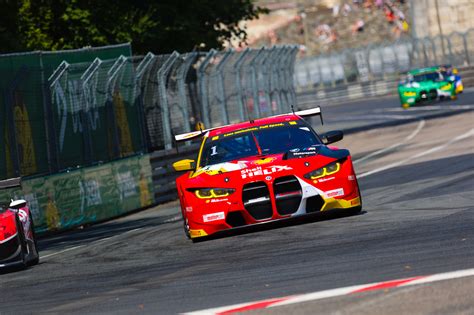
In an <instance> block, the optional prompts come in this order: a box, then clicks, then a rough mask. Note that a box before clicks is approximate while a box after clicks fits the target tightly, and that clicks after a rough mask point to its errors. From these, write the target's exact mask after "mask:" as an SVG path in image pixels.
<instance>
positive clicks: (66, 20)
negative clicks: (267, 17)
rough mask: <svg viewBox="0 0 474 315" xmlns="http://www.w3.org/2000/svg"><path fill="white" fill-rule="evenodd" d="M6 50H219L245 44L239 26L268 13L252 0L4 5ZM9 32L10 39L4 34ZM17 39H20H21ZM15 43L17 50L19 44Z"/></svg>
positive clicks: (52, 0)
mask: <svg viewBox="0 0 474 315" xmlns="http://www.w3.org/2000/svg"><path fill="white" fill-rule="evenodd" d="M0 2H7V3H8V4H9V6H8V12H6V11H2V15H3V14H5V16H6V17H7V18H8V19H7V20H5V19H3V18H2V19H1V20H0V30H2V32H1V34H2V35H5V36H6V37H7V38H5V39H4V41H3V42H4V43H5V42H7V43H8V44H7V45H6V47H5V46H4V47H3V49H2V50H3V51H5V48H6V49H9V50H10V51H11V50H18V49H23V50H25V49H26V50H36V49H42V50H58V49H69V48H81V47H84V46H101V45H107V44H117V43H123V42H131V43H132V47H133V50H134V52H135V53H139V54H140V53H141V54H143V53H146V52H148V51H152V52H154V53H167V52H171V51H173V50H177V51H179V52H186V51H191V50H193V49H194V48H195V47H198V46H199V47H203V46H204V47H205V49H206V50H207V49H210V48H221V47H222V45H223V44H224V43H225V42H226V41H228V40H230V39H234V40H238V41H241V42H244V41H245V40H246V38H247V34H246V32H245V30H244V29H242V28H241V27H240V25H239V22H240V21H243V20H251V19H255V18H257V17H258V15H259V14H261V13H265V12H266V11H265V10H264V9H262V8H259V7H255V6H254V4H253V0H149V1H145V0H115V1H113V2H110V1H106V0H17V1H9V0H0ZM4 29H5V30H8V34H5V33H6V31H3V30H4ZM18 38H19V40H17V39H18ZM2 39H3V38H2ZM15 43H16V44H17V45H15Z"/></svg>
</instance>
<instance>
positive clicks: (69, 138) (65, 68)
mask: <svg viewBox="0 0 474 315" xmlns="http://www.w3.org/2000/svg"><path fill="white" fill-rule="evenodd" d="M117 52H120V50H119V51H117ZM297 52H298V48H297V47H296V46H282V47H273V48H268V49H267V48H262V49H258V50H254V49H245V50H243V51H234V50H228V51H215V50H211V51H209V52H191V53H186V54H179V53H177V52H173V53H171V54H168V55H154V54H152V53H149V54H147V55H146V56H141V57H132V56H130V55H129V56H126V55H124V54H123V53H122V54H118V53H116V56H117V57H114V58H100V57H93V55H92V54H91V55H88V58H85V59H89V61H84V58H83V59H82V60H81V58H69V59H63V60H62V61H61V60H58V56H56V55H49V56H48V58H49V59H50V63H49V64H48V65H47V66H45V65H42V62H43V61H42V59H41V56H40V57H39V61H38V60H36V59H38V57H37V56H36V55H32V56H30V55H28V54H26V55H25V56H26V59H28V58H33V59H34V60H33V61H32V64H27V63H25V62H24V60H23V59H25V58H23V57H24V56H16V57H17V58H19V60H17V63H18V64H22V63H23V64H22V65H21V67H18V69H16V70H15V71H13V72H12V71H11V69H7V68H8V67H4V66H2V59H1V58H0V73H1V74H3V76H2V77H3V80H2V82H0V83H1V85H0V87H2V89H3V92H4V93H3V95H4V102H1V103H0V118H1V119H2V128H0V129H1V132H0V141H2V142H3V144H4V147H5V148H6V152H3V154H2V155H1V156H0V177H1V178H6V177H11V176H29V175H36V174H42V175H44V174H48V173H49V174H50V173H56V172H59V171H63V170H69V169H73V168H77V167H82V166H90V165H97V164H102V163H106V162H109V161H113V160H116V159H120V158H124V157H128V156H132V155H136V154H141V153H144V152H150V151H157V150H168V149H171V148H172V147H173V145H174V143H173V139H174V137H173V136H174V135H175V134H179V133H185V132H190V131H193V130H199V129H201V128H210V127H216V126H220V125H225V124H230V123H236V122H240V121H244V120H248V119H254V118H259V117H264V116H269V115H273V114H279V113H283V112H288V111H290V110H291V108H290V106H291V105H293V104H295V101H296V94H295V91H294V88H293V76H294V72H293V66H294V63H295V59H296V55H297ZM0 57H1V56H0ZM22 58H23V59H22ZM26 59H25V60H26ZM54 63H55V64H56V65H57V66H52V65H53V64H54ZM3 65H4V64H3ZM28 93H31V94H32V95H28ZM15 144H16V145H15ZM25 152H26V153H25ZM35 152H36V153H35Z"/></svg>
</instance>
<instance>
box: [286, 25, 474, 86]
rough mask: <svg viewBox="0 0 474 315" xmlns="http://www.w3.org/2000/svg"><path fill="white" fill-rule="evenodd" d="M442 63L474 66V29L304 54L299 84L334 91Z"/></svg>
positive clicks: (298, 65) (297, 75)
mask: <svg viewBox="0 0 474 315" xmlns="http://www.w3.org/2000/svg"><path fill="white" fill-rule="evenodd" d="M441 64H451V65H454V66H471V65H474V29H470V30H468V31H467V32H465V33H457V32H455V33H452V34H449V35H444V36H436V37H432V38H431V37H426V38H421V39H403V40H400V41H397V42H395V43H394V42H387V43H385V44H381V45H380V44H379V45H370V46H368V47H365V48H361V49H350V50H345V51H342V52H340V53H333V54H327V55H319V56H308V57H304V58H301V59H299V60H298V61H297V63H296V65H295V84H296V88H297V90H298V91H309V90H326V91H327V92H332V91H333V90H334V89H335V88H336V89H337V88H338V87H340V86H347V85H350V84H354V83H360V84H365V85H368V84H370V83H372V82H380V81H389V82H390V81H396V80H398V79H399V78H400V74H401V73H405V72H407V71H409V70H410V69H413V68H419V67H429V66H435V65H441ZM395 85H396V84H395ZM326 94H327V93H326Z"/></svg>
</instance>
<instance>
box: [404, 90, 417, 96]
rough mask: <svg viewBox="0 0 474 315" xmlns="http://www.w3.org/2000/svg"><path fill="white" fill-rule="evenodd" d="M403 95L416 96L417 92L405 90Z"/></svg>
mask: <svg viewBox="0 0 474 315" xmlns="http://www.w3.org/2000/svg"><path fill="white" fill-rule="evenodd" d="M403 95H404V96H408V97H413V96H416V92H408V91H407V92H403Z"/></svg>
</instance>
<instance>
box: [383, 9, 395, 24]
mask: <svg viewBox="0 0 474 315" xmlns="http://www.w3.org/2000/svg"><path fill="white" fill-rule="evenodd" d="M384 13H385V19H386V20H387V22H388V23H390V24H393V22H395V14H394V13H393V10H392V8H390V7H389V6H388V5H387V6H385V7H384Z"/></svg>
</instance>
